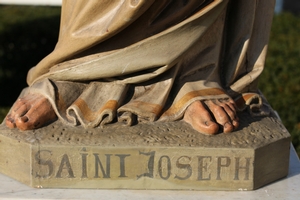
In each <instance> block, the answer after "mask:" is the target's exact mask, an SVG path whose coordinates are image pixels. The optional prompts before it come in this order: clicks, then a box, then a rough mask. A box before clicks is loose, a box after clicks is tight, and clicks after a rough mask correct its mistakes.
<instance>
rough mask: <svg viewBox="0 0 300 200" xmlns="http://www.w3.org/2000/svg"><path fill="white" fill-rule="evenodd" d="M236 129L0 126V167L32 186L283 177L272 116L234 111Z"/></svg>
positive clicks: (285, 139) (223, 185)
mask: <svg viewBox="0 0 300 200" xmlns="http://www.w3.org/2000/svg"><path fill="white" fill-rule="evenodd" d="M239 118H240V119H241V121H240V128H239V130H237V131H235V132H233V133H230V134H224V133H222V134H218V135H215V136H206V135H202V134H199V133H198V132H196V131H195V130H193V129H192V128H191V127H190V126H189V125H188V124H186V123H185V122H182V121H178V122H167V123H166V122H163V123H162V122H155V123H147V124H138V125H136V126H132V127H127V126H123V125H121V124H119V123H115V124H111V125H106V126H105V127H103V128H95V129H84V128H82V127H69V126H68V127H66V126H64V125H63V124H61V123H60V122H59V121H57V122H55V123H53V124H51V125H49V126H46V127H44V128H42V129H38V130H34V131H24V132H21V131H18V130H17V129H12V130H11V129H8V128H6V127H5V125H4V124H2V125H1V126H0V172H1V173H3V174H5V175H8V176H10V177H12V178H14V179H16V180H18V181H20V182H22V183H24V184H26V185H29V186H32V187H37V188H103V189H104V188H105V189H171V190H175V189H181V190H253V189H257V188H259V187H261V186H264V185H266V184H268V183H271V182H273V181H275V180H278V179H280V178H283V177H285V176H287V174H288V164H289V148H290V134H289V133H288V131H287V130H286V129H285V128H284V126H283V125H282V124H281V122H280V120H278V119H277V118H276V116H268V117H254V118H253V117H251V116H250V115H249V114H247V113H240V115H239Z"/></svg>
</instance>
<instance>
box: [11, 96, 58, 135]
mask: <svg viewBox="0 0 300 200" xmlns="http://www.w3.org/2000/svg"><path fill="white" fill-rule="evenodd" d="M11 110H12V111H11V113H10V114H8V115H7V116H6V119H5V123H6V126H7V127H9V128H18V129H20V130H22V131H24V130H32V129H36V128H40V127H42V126H44V125H45V124H47V123H48V122H50V121H54V120H55V119H56V118H57V117H56V114H55V112H54V110H53V108H52V106H51V104H50V102H49V101H48V100H47V99H46V98H45V97H44V96H43V95H40V94H29V95H27V96H25V97H23V98H20V99H18V100H17V102H16V103H15V104H14V106H13V107H12V109H11Z"/></svg>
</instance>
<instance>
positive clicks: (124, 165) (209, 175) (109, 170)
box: [33, 148, 253, 182]
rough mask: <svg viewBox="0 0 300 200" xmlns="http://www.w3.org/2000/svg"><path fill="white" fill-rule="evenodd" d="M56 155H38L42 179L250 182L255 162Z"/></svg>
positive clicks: (148, 154)
mask: <svg viewBox="0 0 300 200" xmlns="http://www.w3.org/2000/svg"><path fill="white" fill-rule="evenodd" d="M83 149H84V150H81V151H79V152H77V153H76V151H75V153H74V151H72V152H71V153H70V152H69V153H68V152H60V153H58V152H56V150H54V149H53V150H50V149H43V150H39V151H37V152H36V153H35V155H34V161H35V166H36V167H34V169H33V170H34V171H33V172H34V174H35V178H39V179H56V180H62V179H70V180H71V179H76V178H77V179H79V180H81V179H97V180H100V179H111V180H118V179H122V180H123V179H132V180H140V179H160V180H162V181H167V180H168V181H176V180H177V181H196V182H207V181H211V180H214V181H250V179H251V177H252V175H251V172H252V171H251V170H252V169H253V166H252V165H253V158H252V157H243V156H239V157H237V156H232V157H231V156H227V155H226V153H224V155H218V156H212V155H197V154H192V155H191V154H188V153H187V154H186V155H184V153H182V152H172V151H170V152H167V153H166V152H164V153H162V152H160V151H146V150H138V149H134V150H130V151H128V152H126V151H124V150H123V151H122V150H120V151H116V150H114V152H111V153H109V150H107V151H106V152H102V151H100V152H96V151H95V150H88V148H83Z"/></svg>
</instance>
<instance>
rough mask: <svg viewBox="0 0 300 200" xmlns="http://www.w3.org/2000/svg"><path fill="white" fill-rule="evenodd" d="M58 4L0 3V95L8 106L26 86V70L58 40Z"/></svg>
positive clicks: (4, 104) (2, 102)
mask: <svg viewBox="0 0 300 200" xmlns="http://www.w3.org/2000/svg"><path fill="white" fill-rule="evenodd" d="M59 22H60V7H43V6H37V7H35V6H0V94H4V95H5V98H0V105H1V106H7V107H9V106H11V104H12V103H13V102H14V101H15V99H17V97H18V95H19V94H20V91H21V90H22V89H23V88H24V87H26V86H27V84H26V74H27V71H28V70H29V69H30V68H31V67H33V66H34V65H36V64H37V63H38V62H39V61H40V60H41V59H42V58H43V57H45V56H46V55H47V54H49V53H50V52H51V51H52V50H53V49H54V46H55V44H56V42H57V38H58V30H59Z"/></svg>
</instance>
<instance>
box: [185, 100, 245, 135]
mask: <svg viewBox="0 0 300 200" xmlns="http://www.w3.org/2000/svg"><path fill="white" fill-rule="evenodd" d="M183 120H184V121H186V122H187V123H189V124H191V125H192V127H193V128H194V129H195V130H196V131H198V132H200V133H204V134H209V135H213V134H216V133H218V132H219V129H220V128H221V129H222V132H224V133H229V132H232V131H233V130H234V129H236V128H237V127H238V126H239V120H238V117H237V114H236V109H235V103H234V101H233V100H205V101H195V102H193V103H192V104H191V105H190V106H189V107H188V108H187V110H186V111H185V114H184V118H183Z"/></svg>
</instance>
